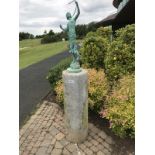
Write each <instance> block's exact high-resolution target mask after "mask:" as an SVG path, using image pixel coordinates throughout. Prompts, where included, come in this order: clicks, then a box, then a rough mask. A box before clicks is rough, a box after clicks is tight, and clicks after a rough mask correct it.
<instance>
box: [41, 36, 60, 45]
mask: <svg viewBox="0 0 155 155" xmlns="http://www.w3.org/2000/svg"><path fill="white" fill-rule="evenodd" d="M56 41H58V38H57V36H56V35H45V36H44V37H43V38H42V39H41V44H45V43H52V42H56Z"/></svg>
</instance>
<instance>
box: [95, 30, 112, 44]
mask: <svg viewBox="0 0 155 155" xmlns="http://www.w3.org/2000/svg"><path fill="white" fill-rule="evenodd" d="M96 34H97V35H99V36H101V37H102V38H106V39H107V40H109V41H111V36H112V29H111V28H110V27H100V28H98V29H97V31H96Z"/></svg>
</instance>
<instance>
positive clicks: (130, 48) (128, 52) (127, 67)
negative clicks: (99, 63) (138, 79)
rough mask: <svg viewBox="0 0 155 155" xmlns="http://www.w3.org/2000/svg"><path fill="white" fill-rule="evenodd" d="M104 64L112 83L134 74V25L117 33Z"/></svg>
mask: <svg viewBox="0 0 155 155" xmlns="http://www.w3.org/2000/svg"><path fill="white" fill-rule="evenodd" d="M104 62H105V71H106V74H107V77H108V79H109V81H111V82H115V81H117V80H118V79H119V78H120V77H122V76H123V75H128V74H132V73H134V70H135V35H134V25H128V26H126V27H125V28H121V29H119V30H117V31H116V37H115V39H114V41H113V42H112V43H111V45H110V46H109V48H108V52H106V57H105V60H104Z"/></svg>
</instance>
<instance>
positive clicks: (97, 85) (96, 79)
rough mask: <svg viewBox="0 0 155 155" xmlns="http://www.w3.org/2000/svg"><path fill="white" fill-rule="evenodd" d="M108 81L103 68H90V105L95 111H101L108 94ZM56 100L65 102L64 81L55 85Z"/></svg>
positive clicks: (61, 102)
mask: <svg viewBox="0 0 155 155" xmlns="http://www.w3.org/2000/svg"><path fill="white" fill-rule="evenodd" d="M108 90H109V86H108V81H107V79H106V77H105V74H104V71H103V70H99V71H97V70H95V69H88V106H89V108H90V109H91V110H93V111H94V112H99V111H100V109H101V108H102V107H103V105H104V101H105V99H106V96H107V95H108ZM55 91H56V94H57V95H56V101H57V103H59V104H60V105H62V104H63V83H62V80H60V81H58V82H57V84H56V87H55Z"/></svg>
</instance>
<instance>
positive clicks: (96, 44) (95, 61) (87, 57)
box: [80, 32, 108, 69]
mask: <svg viewBox="0 0 155 155" xmlns="http://www.w3.org/2000/svg"><path fill="white" fill-rule="evenodd" d="M92 33H93V32H92ZM90 34H91V33H90ZM88 36H89V35H88ZM107 44H108V43H107V40H106V39H103V38H102V37H100V36H96V37H93V36H89V37H86V39H85V40H84V42H83V47H82V48H81V50H80V54H81V61H82V63H83V64H84V65H85V66H86V67H88V68H96V69H99V68H104V61H103V60H104V57H105V53H106V51H107V46H108V45H107Z"/></svg>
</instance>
